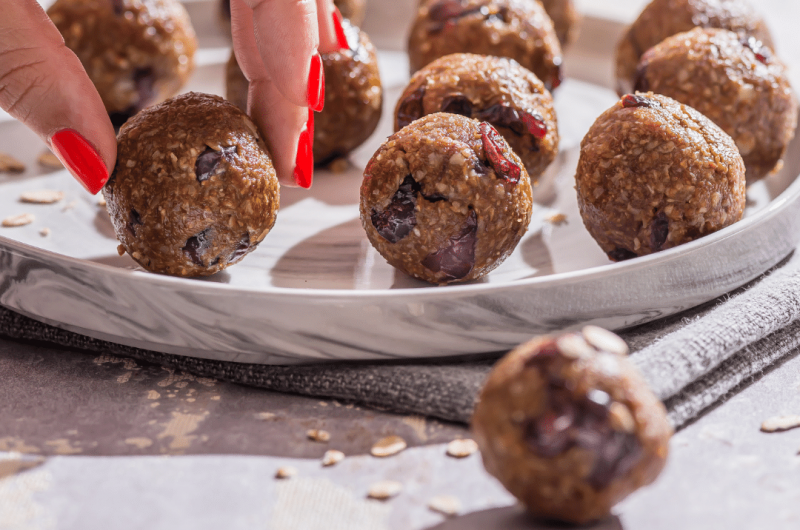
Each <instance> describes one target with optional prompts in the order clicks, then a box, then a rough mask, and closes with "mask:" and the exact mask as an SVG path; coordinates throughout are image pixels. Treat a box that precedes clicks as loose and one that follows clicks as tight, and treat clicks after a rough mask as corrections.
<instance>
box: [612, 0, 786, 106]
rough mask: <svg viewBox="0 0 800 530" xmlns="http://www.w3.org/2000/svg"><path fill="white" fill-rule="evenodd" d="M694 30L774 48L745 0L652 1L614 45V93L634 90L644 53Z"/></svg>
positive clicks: (755, 14) (768, 35) (769, 37)
mask: <svg viewBox="0 0 800 530" xmlns="http://www.w3.org/2000/svg"><path fill="white" fill-rule="evenodd" d="M696 27H701V28H720V29H727V30H730V31H733V32H735V33H737V34H739V35H740V36H744V37H755V38H756V39H758V40H759V41H761V42H763V43H764V44H766V45H767V46H770V47H773V46H772V36H771V35H770V33H769V29H768V28H767V24H766V22H764V20H763V19H762V18H761V16H759V15H758V14H757V13H756V11H755V10H754V9H753V8H752V6H751V5H750V4H749V3H748V2H747V0H653V1H652V2H650V4H649V5H648V6H647V7H645V8H644V11H642V13H641V14H640V15H639V18H637V19H636V21H635V22H634V23H633V24H632V25H631V26H630V27H629V28H628V30H627V31H626V32H625V34H624V35H623V36H622V39H621V40H620V42H619V44H618V45H617V93H618V94H619V95H623V94H627V93H628V92H632V91H633V85H634V77H635V75H636V68H637V65H638V64H639V59H640V58H641V57H642V55H643V54H644V52H646V51H647V50H649V49H650V48H652V47H653V46H655V45H656V44H658V43H659V42H661V41H663V40H664V39H666V38H667V37H671V36H672V35H675V34H676V33H683V32H685V31H689V30H691V29H693V28H696Z"/></svg>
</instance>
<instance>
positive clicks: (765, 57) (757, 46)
mask: <svg viewBox="0 0 800 530" xmlns="http://www.w3.org/2000/svg"><path fill="white" fill-rule="evenodd" d="M739 42H741V43H742V46H744V47H745V48H750V50H751V51H752V52H753V54H755V56H756V59H758V61H759V62H761V63H763V64H769V63H770V61H771V60H772V52H771V51H770V49H769V48H767V47H766V46H764V43H762V42H761V41H760V40H758V39H757V38H755V37H742V38H741V39H739Z"/></svg>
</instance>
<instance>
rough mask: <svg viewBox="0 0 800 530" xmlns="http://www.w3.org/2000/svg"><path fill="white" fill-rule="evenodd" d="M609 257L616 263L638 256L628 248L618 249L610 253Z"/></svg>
mask: <svg viewBox="0 0 800 530" xmlns="http://www.w3.org/2000/svg"><path fill="white" fill-rule="evenodd" d="M608 257H609V258H611V259H612V260H614V261H625V260H629V259H633V258H635V257H637V254H636V253H635V252H631V251H630V250H628V249H627V248H621V247H617V248H615V249H614V250H612V251H611V252H609V253H608Z"/></svg>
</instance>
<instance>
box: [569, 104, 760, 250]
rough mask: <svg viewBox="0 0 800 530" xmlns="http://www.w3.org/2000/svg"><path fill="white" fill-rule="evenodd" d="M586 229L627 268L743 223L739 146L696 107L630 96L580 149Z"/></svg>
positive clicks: (580, 198) (581, 202)
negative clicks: (632, 261) (629, 262)
mask: <svg viewBox="0 0 800 530" xmlns="http://www.w3.org/2000/svg"><path fill="white" fill-rule="evenodd" d="M575 181H576V186H575V188H576V190H577V192H578V206H579V208H580V211H581V217H583V224H584V225H586V229H587V230H588V231H589V233H590V234H591V235H592V237H593V238H594V239H595V241H597V243H598V244H599V245H600V247H601V248H602V249H603V251H604V252H605V253H606V254H608V257H609V258H610V259H612V260H614V261H622V260H626V259H630V258H635V257H636V256H644V255H646V254H652V253H653V252H658V251H660V250H666V249H668V248H672V247H676V246H678V245H682V244H683V243H688V242H689V241H693V240H695V239H698V238H701V237H703V236H705V235H708V234H711V233H712V232H716V231H717V230H720V229H722V228H725V227H726V226H729V225H731V224H733V223H735V222H736V221H738V220H739V219H741V218H742V214H743V213H744V207H745V168H744V162H743V161H742V157H741V155H739V151H738V150H737V149H736V144H735V143H734V142H733V140H732V139H731V137H730V136H728V135H727V134H725V132H723V131H722V129H720V128H719V127H718V126H716V125H714V123H712V122H711V120H709V119H708V118H706V117H705V116H703V115H702V114H700V113H699V112H697V111H696V110H694V109H693V108H691V107H688V106H686V105H682V104H680V103H678V102H677V101H675V100H673V99H670V98H668V97H666V96H661V95H656V94H653V93H646V94H636V95H633V94H628V95H626V96H624V97H623V98H622V100H620V101H619V102H617V104H616V105H614V106H613V107H611V108H610V109H609V110H607V111H606V112H604V113H603V114H602V115H601V116H600V117H599V118H598V119H597V121H596V122H595V123H594V125H592V127H591V128H590V129H589V132H588V133H587V134H586V136H585V137H584V139H583V141H582V142H581V155H580V159H579V161H578V169H577V174H576V175H575Z"/></svg>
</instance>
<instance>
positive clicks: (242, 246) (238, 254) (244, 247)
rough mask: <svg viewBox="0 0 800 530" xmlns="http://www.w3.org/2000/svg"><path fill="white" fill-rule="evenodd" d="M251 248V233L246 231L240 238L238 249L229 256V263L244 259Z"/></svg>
mask: <svg viewBox="0 0 800 530" xmlns="http://www.w3.org/2000/svg"><path fill="white" fill-rule="evenodd" d="M249 250H250V234H249V233H247V232H245V234H244V235H243V236H242V237H241V239H240V240H239V244H238V245H237V246H236V249H235V250H234V251H233V254H231V256H230V257H229V258H228V263H234V262H236V261H239V260H240V259H242V258H243V257H244V256H245V255H246V254H247V252H248V251H249Z"/></svg>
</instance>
